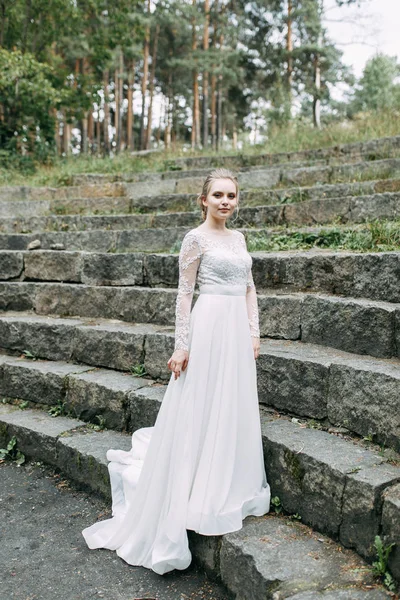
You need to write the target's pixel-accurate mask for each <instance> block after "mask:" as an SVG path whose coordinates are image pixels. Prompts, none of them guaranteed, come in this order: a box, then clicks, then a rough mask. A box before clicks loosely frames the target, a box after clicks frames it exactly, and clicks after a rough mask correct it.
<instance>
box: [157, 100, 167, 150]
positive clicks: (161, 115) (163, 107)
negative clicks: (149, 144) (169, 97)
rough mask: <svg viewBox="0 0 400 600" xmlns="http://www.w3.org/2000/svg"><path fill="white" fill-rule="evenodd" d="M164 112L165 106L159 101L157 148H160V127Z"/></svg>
mask: <svg viewBox="0 0 400 600" xmlns="http://www.w3.org/2000/svg"><path fill="white" fill-rule="evenodd" d="M164 110H165V104H164V102H163V101H162V100H161V107H160V121H159V123H158V130H157V148H159V147H160V140H161V127H162V124H163V120H164Z"/></svg>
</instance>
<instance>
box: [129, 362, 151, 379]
mask: <svg viewBox="0 0 400 600" xmlns="http://www.w3.org/2000/svg"><path fill="white" fill-rule="evenodd" d="M131 373H132V375H134V376H135V377H144V376H145V375H148V373H147V371H146V369H145V366H144V364H142V363H137V364H136V365H132V366H131Z"/></svg>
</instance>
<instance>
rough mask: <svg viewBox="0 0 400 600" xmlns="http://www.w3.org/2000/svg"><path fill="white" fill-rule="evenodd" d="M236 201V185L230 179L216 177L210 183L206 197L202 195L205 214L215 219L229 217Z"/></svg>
mask: <svg viewBox="0 0 400 600" xmlns="http://www.w3.org/2000/svg"><path fill="white" fill-rule="evenodd" d="M237 203H238V199H237V195H236V185H235V184H234V182H233V181H232V180H231V179H216V180H215V181H213V182H212V184H211V188H210V191H209V192H208V196H207V198H206V199H205V198H204V197H203V204H204V206H207V216H210V217H214V218H215V219H226V218H227V217H230V216H231V214H232V213H233V211H234V210H235V206H236V205H237Z"/></svg>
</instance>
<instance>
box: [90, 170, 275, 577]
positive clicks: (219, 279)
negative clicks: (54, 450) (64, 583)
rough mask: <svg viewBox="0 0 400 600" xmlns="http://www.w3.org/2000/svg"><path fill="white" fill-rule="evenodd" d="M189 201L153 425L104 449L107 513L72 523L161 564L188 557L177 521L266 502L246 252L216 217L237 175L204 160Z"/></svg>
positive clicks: (235, 519) (213, 521)
mask: <svg viewBox="0 0 400 600" xmlns="http://www.w3.org/2000/svg"><path fill="white" fill-rule="evenodd" d="M198 200H199V204H200V205H201V208H202V212H203V220H204V222H203V223H202V224H201V225H200V226H199V227H197V228H195V229H192V230H191V231H189V232H188V233H187V234H186V235H185V237H184V239H183V242H182V246H181V250H180V254H179V285H178V295H177V300H176V325H175V348H174V352H173V354H172V356H171V358H170V359H169V361H168V368H169V369H170V370H171V371H172V373H171V377H170V380H169V383H168V386H167V389H166V392H165V395H164V398H163V401H162V404H161V407H160V410H159V413H158V415H157V419H156V422H155V425H154V427H144V428H141V429H138V430H137V431H135V432H134V433H133V435H132V449H131V450H130V451H129V452H124V451H122V450H109V451H108V452H107V458H108V460H110V461H111V462H110V463H109V464H108V468H109V473H110V480H111V490H112V498H113V502H112V518H111V519H107V520H104V521H99V522H96V523H94V524H93V525H91V526H90V527H87V528H86V529H84V530H83V531H82V534H83V536H84V538H85V540H86V542H87V544H88V546H89V548H92V549H93V548H109V549H110V550H116V552H117V555H118V556H120V557H121V558H122V559H124V560H125V561H126V562H127V563H129V564H131V565H142V566H144V567H147V568H149V569H152V570H153V571H155V572H156V573H159V574H160V575H162V574H164V573H166V572H168V571H171V570H172V569H186V568H187V567H188V566H189V564H190V562H191V559H192V556H191V552H190V550H189V546H188V538H187V531H186V530H187V529H193V530H194V531H197V532H198V533H200V534H203V535H221V534H224V533H229V532H232V531H237V530H238V529H240V528H241V527H242V521H243V519H244V518H245V517H246V516H248V515H258V516H260V515H263V514H265V513H267V512H268V511H269V507H270V489H269V485H268V483H267V479H266V474H265V468H264V461H263V449H262V439H261V427H260V415H259V408H258V395H257V381H256V365H255V359H257V357H258V354H259V350H260V333H259V323H258V307H257V296H256V290H255V287H254V282H253V277H252V273H251V265H252V259H251V256H250V255H249V254H248V252H247V249H246V242H245V239H244V236H243V234H242V233H241V232H239V231H235V230H229V229H227V228H226V221H227V219H228V218H229V217H230V216H231V215H232V214H233V212H234V210H235V207H236V208H237V209H238V200H239V192H238V183H237V179H236V177H235V176H234V175H233V174H232V173H231V172H230V171H228V170H226V169H217V170H215V171H213V172H212V173H210V174H209V175H208V177H207V178H206V180H205V182H204V186H203V190H202V193H201V194H200V196H199V198H198ZM196 280H197V282H198V284H199V291H200V294H199V297H198V299H197V301H196V303H195V305H194V308H193V310H192V311H191V304H192V298H193V292H194V288H195V283H196ZM139 475H140V479H139Z"/></svg>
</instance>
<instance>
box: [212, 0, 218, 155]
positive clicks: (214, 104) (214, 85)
mask: <svg viewBox="0 0 400 600" xmlns="http://www.w3.org/2000/svg"><path fill="white" fill-rule="evenodd" d="M215 13H216V15H217V14H218V0H216V2H215ZM217 31H218V18H217V17H215V21H214V32H213V37H212V46H213V49H214V50H215V49H216V47H217ZM216 94H217V76H216V74H215V64H213V65H212V75H211V143H212V149H213V150H216V148H217V95H216Z"/></svg>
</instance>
